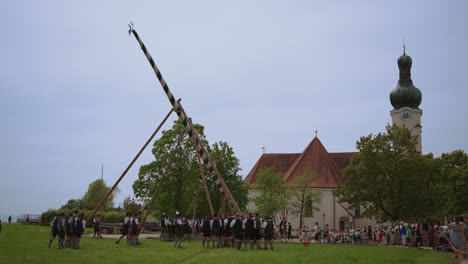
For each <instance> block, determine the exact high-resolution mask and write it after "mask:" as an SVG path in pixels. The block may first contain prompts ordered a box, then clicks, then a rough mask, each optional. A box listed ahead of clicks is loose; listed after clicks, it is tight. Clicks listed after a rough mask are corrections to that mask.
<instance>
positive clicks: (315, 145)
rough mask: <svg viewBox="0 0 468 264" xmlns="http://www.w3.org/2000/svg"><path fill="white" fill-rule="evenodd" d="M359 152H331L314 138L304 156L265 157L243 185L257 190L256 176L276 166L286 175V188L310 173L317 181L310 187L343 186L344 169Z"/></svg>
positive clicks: (303, 153) (291, 154) (278, 170)
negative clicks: (264, 169) (260, 171)
mask: <svg viewBox="0 0 468 264" xmlns="http://www.w3.org/2000/svg"><path fill="white" fill-rule="evenodd" d="M356 153H357V152H342V153H328V151H327V150H326V149H325V147H324V146H323V145H322V143H321V142H320V140H319V139H318V138H317V137H315V138H314V139H313V140H312V142H310V144H309V145H308V146H307V147H306V148H305V149H304V151H303V152H302V153H275V154H263V155H262V156H261V157H260V159H259V160H258V161H257V163H256V164H255V166H254V167H253V168H252V170H251V171H250V172H249V174H248V175H247V177H246V178H245V180H244V182H246V183H247V184H249V186H250V188H255V185H256V183H257V173H258V171H259V170H261V169H263V168H265V167H273V168H275V171H276V172H277V173H280V174H284V178H283V179H284V181H285V183H286V184H287V185H292V184H294V183H293V182H294V179H295V178H296V177H298V176H301V175H303V174H304V173H305V172H306V171H307V170H310V171H311V172H312V173H313V174H314V175H316V176H317V179H316V180H315V181H314V182H312V183H311V187H332V188H335V187H338V186H340V185H341V184H343V174H342V172H341V171H342V170H343V169H344V168H345V167H346V166H348V165H349V163H350V162H351V158H352V156H353V155H355V154H356Z"/></svg>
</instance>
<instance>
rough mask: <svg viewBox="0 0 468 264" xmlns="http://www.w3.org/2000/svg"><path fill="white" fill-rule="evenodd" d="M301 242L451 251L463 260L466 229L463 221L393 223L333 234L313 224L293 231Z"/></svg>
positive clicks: (467, 246) (457, 219) (326, 227)
mask: <svg viewBox="0 0 468 264" xmlns="http://www.w3.org/2000/svg"><path fill="white" fill-rule="evenodd" d="M297 232H298V237H299V240H300V241H301V242H304V243H310V242H312V241H314V242H315V243H343V244H374V245H380V246H405V247H427V248H433V249H435V250H440V251H453V252H454V254H455V256H456V257H458V258H466V253H467V252H468V244H467V241H468V240H467V238H468V226H467V224H466V223H464V222H463V218H461V217H457V218H455V219H454V220H453V221H450V220H449V221H444V222H424V223H405V222H398V223H396V224H393V225H392V224H388V223H382V224H378V225H376V226H370V225H369V226H359V227H351V228H349V229H346V230H344V231H335V230H333V229H332V228H330V227H329V225H325V226H324V227H321V226H320V225H319V224H318V223H315V226H314V227H313V228H308V227H307V226H304V227H303V228H302V229H300V230H297Z"/></svg>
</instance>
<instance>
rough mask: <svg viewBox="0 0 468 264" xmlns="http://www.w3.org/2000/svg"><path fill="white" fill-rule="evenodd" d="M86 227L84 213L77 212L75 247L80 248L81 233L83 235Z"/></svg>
mask: <svg viewBox="0 0 468 264" xmlns="http://www.w3.org/2000/svg"><path fill="white" fill-rule="evenodd" d="M85 227H86V220H85V219H84V214H77V215H76V216H75V242H74V243H73V248H74V249H79V248H80V240H81V235H83V232H84V229H85Z"/></svg>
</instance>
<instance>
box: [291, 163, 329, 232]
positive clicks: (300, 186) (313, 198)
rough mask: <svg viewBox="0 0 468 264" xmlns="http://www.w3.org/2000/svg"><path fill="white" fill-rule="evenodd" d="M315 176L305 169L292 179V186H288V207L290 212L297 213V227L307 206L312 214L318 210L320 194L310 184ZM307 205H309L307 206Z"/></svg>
mask: <svg viewBox="0 0 468 264" xmlns="http://www.w3.org/2000/svg"><path fill="white" fill-rule="evenodd" d="M316 178H317V177H316V176H315V175H313V173H312V172H311V170H309V169H308V170H306V171H305V173H304V175H301V176H299V177H297V178H295V179H294V181H293V183H292V186H291V187H290V188H288V191H287V193H288V195H287V197H288V208H289V209H290V210H291V213H293V214H295V215H299V227H302V223H303V217H304V213H305V210H306V208H307V207H309V206H310V208H307V209H309V210H310V212H307V213H310V214H312V215H313V212H314V211H318V210H320V207H318V205H319V204H320V202H321V201H322V194H321V193H320V192H317V191H314V190H313V189H312V188H311V187H310V186H311V184H312V182H313V181H314V180H315V179H316ZM307 205H309V206H307Z"/></svg>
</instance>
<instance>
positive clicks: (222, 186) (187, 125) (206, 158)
mask: <svg viewBox="0 0 468 264" xmlns="http://www.w3.org/2000/svg"><path fill="white" fill-rule="evenodd" d="M128 26H129V27H130V29H129V30H128V34H131V33H133V35H134V36H135V38H136V40H137V41H138V43H139V44H140V47H141V49H142V50H143V53H144V54H145V56H146V58H147V59H148V61H149V63H150V65H151V67H152V68H153V71H154V73H155V74H156V77H158V80H159V82H160V83H161V86H162V88H163V89H164V92H165V93H166V96H167V98H168V99H169V102H170V103H171V105H172V108H173V109H174V111H175V112H176V113H177V115H178V116H179V118H181V119H182V124H183V126H184V129H185V132H186V133H187V134H188V135H189V137H190V138H191V139H192V141H193V143H194V145H195V149H196V151H197V152H198V154H199V155H200V157H201V160H202V161H203V163H204V164H206V165H207V166H208V173H209V174H210V176H211V177H212V178H213V179H214V180H215V182H216V185H217V186H218V189H219V191H220V192H221V194H225V195H226V198H227V199H228V200H229V202H230V204H231V207H232V208H233V210H234V211H235V212H236V213H240V209H239V206H238V205H237V202H236V201H235V200H234V197H233V196H232V194H231V192H230V191H229V188H228V187H227V186H226V183H225V182H224V180H223V178H222V177H221V174H220V173H219V171H218V169H217V168H216V164H215V163H214V162H213V160H212V158H211V156H210V154H209V153H208V151H207V150H206V148H205V146H204V145H203V143H202V141H201V139H200V136H199V135H198V133H197V131H196V130H195V129H194V128H193V125H192V122H191V121H190V118H189V117H188V116H187V114H186V113H185V111H184V110H183V108H182V105H181V104H180V102H177V100H176V99H175V98H174V95H173V94H172V93H171V91H170V90H169V86H167V83H166V81H165V80H164V78H163V76H162V74H161V72H160V71H159V69H158V67H157V66H156V63H154V60H153V58H152V57H151V55H150V54H149V52H148V50H147V49H146V47H145V44H144V43H143V41H142V40H141V39H140V37H139V36H138V33H137V32H136V31H135V29H134V28H133V23H132V22H130V24H129V25H128Z"/></svg>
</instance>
